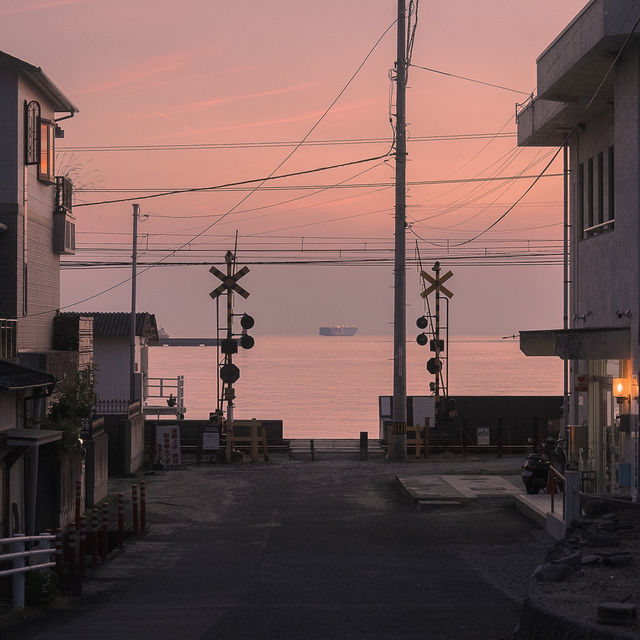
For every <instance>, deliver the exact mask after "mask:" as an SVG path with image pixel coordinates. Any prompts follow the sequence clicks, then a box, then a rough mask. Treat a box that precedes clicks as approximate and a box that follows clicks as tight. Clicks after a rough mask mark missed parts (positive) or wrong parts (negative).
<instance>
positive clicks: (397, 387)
mask: <svg viewBox="0 0 640 640" xmlns="http://www.w3.org/2000/svg"><path fill="white" fill-rule="evenodd" d="M406 24H407V19H406V7H405V0H398V38H397V61H396V83H397V96H396V222H395V266H394V314H393V415H392V420H393V450H392V456H391V457H392V458H393V459H394V460H402V461H405V460H406V459H407V367H406V345H407V287H406V284H407V282H406V239H405V233H406V223H405V219H406V184H405V183H406V178H405V175H406V165H407V138H406V101H405V95H406V87H407V57H406V56H407V46H406Z"/></svg>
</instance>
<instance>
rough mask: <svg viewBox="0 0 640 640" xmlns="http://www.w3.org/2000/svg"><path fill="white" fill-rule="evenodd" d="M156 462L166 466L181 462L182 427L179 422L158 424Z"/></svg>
mask: <svg viewBox="0 0 640 640" xmlns="http://www.w3.org/2000/svg"><path fill="white" fill-rule="evenodd" d="M156 462H159V463H160V464H162V465H164V466H166V467H169V466H176V465H179V464H180V463H181V459H180V427H179V426H178V425H177V424H171V425H166V426H165V425H157V426H156Z"/></svg>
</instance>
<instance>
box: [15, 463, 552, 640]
mask: <svg viewBox="0 0 640 640" xmlns="http://www.w3.org/2000/svg"><path fill="white" fill-rule="evenodd" d="M427 464H428V463H425V464H424V466H423V468H424V471H425V473H428V468H427ZM406 469H407V466H406V465H398V464H394V463H390V462H383V461H370V462H364V463H363V462H348V461H334V462H315V463H311V462H295V461H289V460H283V461H277V460H276V461H275V462H270V463H258V464H244V465H229V466H227V465H220V466H218V465H206V466H202V467H191V468H185V469H181V470H178V471H169V472H162V473H159V474H158V475H155V476H148V477H147V495H148V499H149V503H148V520H149V523H150V525H151V532H150V533H149V534H148V535H147V536H146V537H145V538H144V539H142V540H138V541H135V542H132V543H130V544H129V545H128V546H127V548H126V551H125V553H123V554H121V555H120V556H118V557H116V558H115V559H113V560H112V561H110V562H109V563H108V564H107V565H106V566H104V567H102V568H101V569H99V570H98V571H97V572H96V573H95V574H93V576H92V577H91V578H90V579H89V580H88V581H87V582H86V583H85V589H84V596H83V598H82V599H81V600H80V601H78V602H76V603H75V604H74V605H73V607H72V608H71V609H69V610H66V611H62V612H60V611H58V612H55V613H54V614H52V615H51V616H50V617H49V618H48V619H47V620H45V621H40V622H36V623H32V624H30V625H28V626H26V627H25V626H24V625H23V626H22V627H21V628H20V629H16V630H14V631H12V632H10V633H9V634H7V635H6V636H3V637H7V638H20V639H21V640H36V639H37V640H57V639H61V640H62V639H63V638H64V639H65V640H75V639H78V640H80V639H82V640H85V639H87V638H92V639H94V640H102V639H106V638H127V637H128V638H136V640H147V639H149V640H151V639H153V640H156V639H159V638H162V639H168V640H173V639H175V640H182V639H184V640H191V639H202V640H213V639H216V640H225V639H231V638H234V639H237V638H242V639H253V638H255V639H258V638H261V639H262V638H265V639H266V638H274V639H275V638H277V639H288V638H291V639H307V638H310V639H315V638H326V639H336V638H354V639H355V638H358V639H360V638H365V639H366V638H385V639H389V638H394V639H395V638H401V639H411V638H421V639H424V638H429V639H447V640H450V639H463V640H466V639H468V640H471V639H476V638H477V639H480V638H482V639H483V640H486V639H488V638H490V639H491V640H500V639H502V638H504V639H507V638H510V637H511V634H512V632H513V630H514V628H515V626H516V624H517V619H518V613H519V608H520V600H521V598H522V596H523V595H524V590H525V586H526V582H527V580H528V578H529V576H530V575H531V572H532V571H533V569H534V567H535V565H536V564H537V561H538V559H539V557H540V555H541V553H542V549H543V548H544V547H545V546H546V545H547V544H548V542H549V541H548V538H547V537H546V535H545V534H543V533H542V532H541V531H540V530H539V529H538V528H537V527H536V526H535V525H533V524H532V523H531V522H530V521H529V520H527V519H525V518H524V517H523V516H522V515H520V514H519V513H518V512H517V511H516V509H515V508H513V507H512V506H510V507H507V506H505V502H504V501H500V500H498V501H496V502H495V503H492V502H491V501H490V500H486V499H484V500H481V501H478V502H473V501H471V502H466V503H465V504H463V505H459V506H450V507H443V508H433V509H430V510H428V511H420V510H417V509H416V508H415V505H414V504H413V503H412V502H411V501H409V500H408V499H407V497H406V495H405V494H403V492H402V491H401V490H400V488H399V485H398V482H397V480H396V475H398V474H401V473H403V472H405V471H406ZM411 469H412V473H415V472H416V471H417V470H418V467H417V465H411ZM120 482H124V481H120ZM456 482H457V483H460V482H461V480H460V479H458V480H456ZM126 483H129V484H130V483H131V480H128V481H126ZM126 483H125V484H122V486H123V487H124V486H126ZM458 486H461V485H460V484H458ZM112 488H114V487H112ZM115 490H116V491H117V490H120V489H119V488H118V486H117V485H116V486H115Z"/></svg>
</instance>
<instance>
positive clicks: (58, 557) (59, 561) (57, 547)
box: [54, 529, 64, 575]
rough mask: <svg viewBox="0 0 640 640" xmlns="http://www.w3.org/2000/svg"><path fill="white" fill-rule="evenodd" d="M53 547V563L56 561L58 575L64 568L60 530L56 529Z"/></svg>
mask: <svg viewBox="0 0 640 640" xmlns="http://www.w3.org/2000/svg"><path fill="white" fill-rule="evenodd" d="M54 547H55V554H54V555H55V561H56V572H57V573H58V575H60V574H61V573H62V568H63V566H64V557H63V555H62V529H56V539H55V543H54Z"/></svg>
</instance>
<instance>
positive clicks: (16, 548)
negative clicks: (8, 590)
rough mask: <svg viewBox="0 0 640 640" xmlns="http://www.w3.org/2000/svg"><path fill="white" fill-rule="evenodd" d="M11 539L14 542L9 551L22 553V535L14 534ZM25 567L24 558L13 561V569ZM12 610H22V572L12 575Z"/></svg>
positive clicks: (23, 546)
mask: <svg viewBox="0 0 640 640" xmlns="http://www.w3.org/2000/svg"><path fill="white" fill-rule="evenodd" d="M13 537H14V538H16V541H15V542H14V543H12V545H11V551H12V552H13V553H24V550H25V545H24V540H21V539H20V538H24V533H14V534H13ZM24 566H25V559H24V556H19V557H17V558H14V559H13V568H14V569H22V568H23V567H24ZM12 582H13V584H12V587H13V610H14V611H18V610H20V609H24V572H18V573H14V574H13V581H12Z"/></svg>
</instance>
